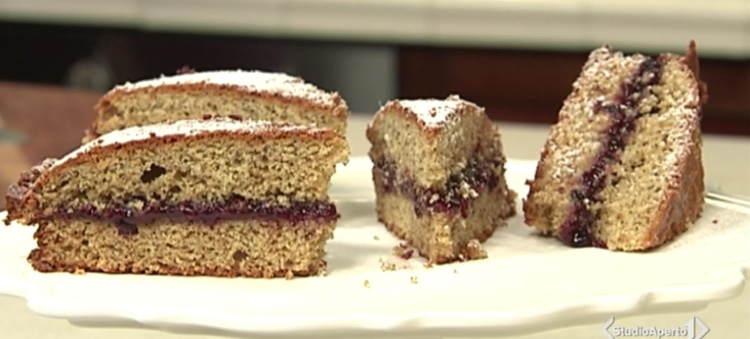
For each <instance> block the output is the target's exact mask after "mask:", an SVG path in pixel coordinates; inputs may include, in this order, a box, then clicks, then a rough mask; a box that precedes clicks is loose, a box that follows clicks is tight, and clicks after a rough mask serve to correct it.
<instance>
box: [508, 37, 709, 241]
mask: <svg viewBox="0 0 750 339" xmlns="http://www.w3.org/2000/svg"><path fill="white" fill-rule="evenodd" d="M706 99H707V91H706V86H705V84H703V83H702V82H701V81H700V77H699V67H698V56H697V53H696V49H695V43H694V42H692V41H691V43H690V46H689V48H688V50H687V53H686V54H685V55H684V56H680V55H675V54H671V53H663V54H659V55H657V56H646V55H641V54H634V55H624V54H623V53H620V52H613V51H612V50H611V49H610V48H609V47H608V46H604V47H601V48H598V49H596V50H594V51H593V52H591V54H590V56H589V59H588V61H587V62H586V63H585V65H584V66H583V71H582V73H581V74H580V76H579V77H578V79H577V80H576V81H575V83H574V84H573V92H572V93H571V94H570V95H569V96H568V98H567V99H566V100H565V102H564V104H563V106H562V109H561V110H560V113H559V120H558V122H557V123H556V124H555V125H554V126H553V127H552V129H551V132H550V135H549V138H548V139H547V142H546V144H545V146H544V148H543V150H542V153H541V159H540V161H539V164H538V166H537V170H536V174H535V177H534V179H533V180H531V181H529V183H528V184H529V193H528V196H527V197H526V199H525V201H524V204H523V210H524V215H525V221H526V224H528V225H530V226H532V227H534V228H535V229H536V230H538V231H539V232H540V233H542V234H547V235H553V236H556V237H558V238H559V239H560V240H562V242H563V243H565V244H567V245H570V246H574V247H584V246H596V247H601V248H607V249H610V250H621V251H640V250H647V249H651V248H655V247H658V246H660V245H662V244H664V243H666V242H668V241H670V240H671V239H673V238H675V237H676V236H678V235H679V234H681V233H683V232H685V231H686V230H687V229H688V228H689V227H690V226H691V225H692V224H693V223H694V222H695V221H696V220H697V219H698V218H699V216H700V214H701V211H702V207H703V190H704V182H703V163H702V160H701V144H702V141H701V128H700V120H701V114H702V113H701V112H702V106H703V104H704V103H705V101H706Z"/></svg>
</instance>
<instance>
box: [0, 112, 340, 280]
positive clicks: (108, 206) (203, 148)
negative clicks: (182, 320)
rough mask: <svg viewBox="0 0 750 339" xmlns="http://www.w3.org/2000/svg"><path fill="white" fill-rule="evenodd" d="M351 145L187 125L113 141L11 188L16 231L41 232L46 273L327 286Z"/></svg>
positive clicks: (328, 138)
mask: <svg viewBox="0 0 750 339" xmlns="http://www.w3.org/2000/svg"><path fill="white" fill-rule="evenodd" d="M347 156H348V148H347V145H346V141H345V140H344V139H343V137H342V136H341V135H339V134H338V133H336V132H333V131H331V130H329V129H318V128H313V127H309V126H299V125H291V124H284V123H273V122H260V121H256V122H250V121H235V120H231V119H226V118H219V119H212V120H205V121H204V120H181V121H177V122H173V123H165V124H155V125H148V126H142V127H131V128H126V129H122V130H117V131H114V132H111V133H108V134H105V135H103V136H101V137H99V138H97V139H96V140H94V141H92V142H90V143H88V144H85V145H83V146H82V147H80V148H79V149H77V150H75V151H74V152H72V153H71V154H69V155H67V156H65V157H63V158H62V159H59V160H47V161H45V162H43V163H42V164H40V165H39V166H37V167H35V168H32V169H31V170H30V171H29V172H27V173H24V174H22V177H21V179H20V180H19V181H18V182H17V183H16V184H14V185H11V186H10V188H9V189H8V194H7V198H6V201H7V205H8V217H7V219H6V223H9V222H10V221H17V222H20V223H22V224H26V225H33V224H37V225H38V230H37V231H36V233H35V238H36V240H37V244H38V248H36V249H34V250H33V252H31V254H30V256H29V260H30V262H31V264H32V265H33V267H34V268H35V269H36V270H38V271H41V272H58V271H65V272H75V271H92V272H106V273H140V274H161V275H208V276H224V277H237V276H244V277H267V278H270V277H291V276H309V275H316V274H319V273H321V272H323V270H324V269H325V267H326V262H325V260H324V259H325V258H324V256H325V248H324V246H325V244H326V241H327V240H329V239H330V238H331V237H332V234H333V230H334V227H335V225H336V221H337V219H338V213H337V211H336V207H335V206H334V205H333V204H332V203H331V201H329V198H328V195H327V190H328V187H329V185H330V179H331V176H332V175H333V174H334V172H335V166H336V164H337V163H341V162H344V161H346V159H347Z"/></svg>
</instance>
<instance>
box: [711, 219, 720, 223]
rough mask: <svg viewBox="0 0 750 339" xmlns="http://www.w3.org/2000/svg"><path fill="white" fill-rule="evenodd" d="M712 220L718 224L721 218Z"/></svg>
mask: <svg viewBox="0 0 750 339" xmlns="http://www.w3.org/2000/svg"><path fill="white" fill-rule="evenodd" d="M711 222H712V223H714V224H718V223H719V220H718V219H714V220H711Z"/></svg>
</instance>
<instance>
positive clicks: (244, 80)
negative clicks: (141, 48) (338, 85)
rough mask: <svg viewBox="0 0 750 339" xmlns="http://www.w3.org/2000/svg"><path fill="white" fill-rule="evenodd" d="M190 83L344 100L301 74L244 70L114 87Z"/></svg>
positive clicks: (309, 98) (167, 77) (317, 99)
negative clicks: (308, 81) (296, 75)
mask: <svg viewBox="0 0 750 339" xmlns="http://www.w3.org/2000/svg"><path fill="white" fill-rule="evenodd" d="M190 84H214V85H224V86H235V87H237V88H242V89H244V90H246V91H248V92H266V93H273V94H275V95H278V96H281V97H283V98H289V99H291V98H297V99H303V100H306V101H310V102H314V103H317V104H320V105H326V106H337V105H339V104H340V101H341V100H340V97H339V95H338V94H337V93H335V92H326V91H324V90H322V89H320V88H318V87H317V86H315V85H313V84H310V83H307V82H305V81H304V80H303V79H302V78H299V77H295V76H291V75H288V74H285V73H277V72H264V71H257V70H252V71H246V70H240V69H238V70H217V71H205V72H192V73H182V74H177V75H162V76H160V77H158V78H154V79H148V80H141V81H137V82H132V83H131V82H127V83H125V84H123V85H119V86H117V87H115V89H114V90H116V91H118V90H119V91H132V90H137V89H141V88H148V87H159V86H169V85H190Z"/></svg>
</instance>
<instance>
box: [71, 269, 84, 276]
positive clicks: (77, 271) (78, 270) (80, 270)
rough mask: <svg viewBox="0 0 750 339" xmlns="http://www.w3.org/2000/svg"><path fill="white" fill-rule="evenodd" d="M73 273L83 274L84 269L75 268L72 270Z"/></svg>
mask: <svg viewBox="0 0 750 339" xmlns="http://www.w3.org/2000/svg"><path fill="white" fill-rule="evenodd" d="M73 274H75V275H84V274H86V271H84V270H83V269H81V268H76V269H75V271H73Z"/></svg>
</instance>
